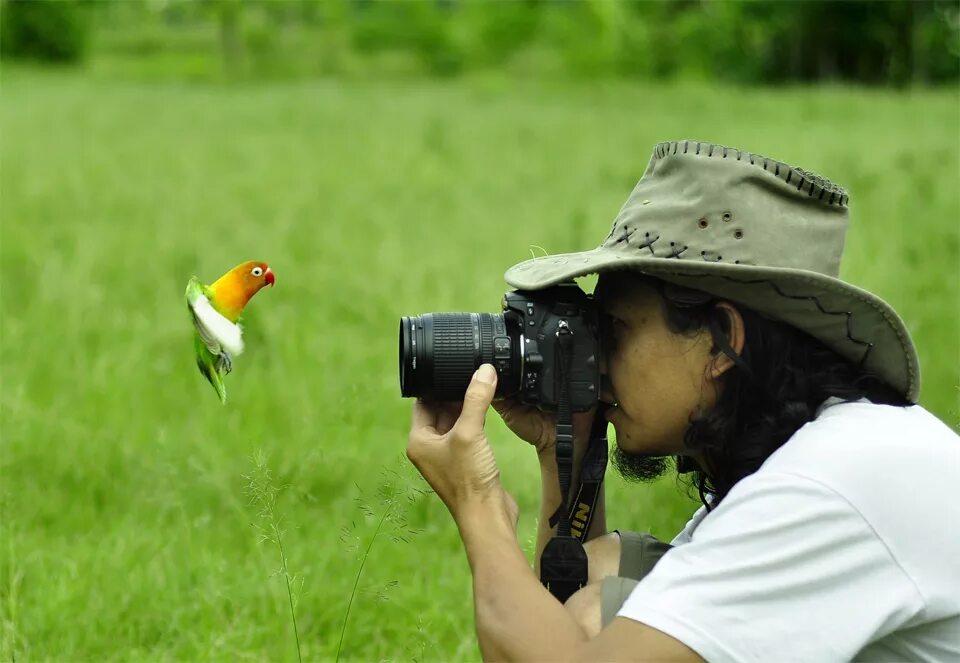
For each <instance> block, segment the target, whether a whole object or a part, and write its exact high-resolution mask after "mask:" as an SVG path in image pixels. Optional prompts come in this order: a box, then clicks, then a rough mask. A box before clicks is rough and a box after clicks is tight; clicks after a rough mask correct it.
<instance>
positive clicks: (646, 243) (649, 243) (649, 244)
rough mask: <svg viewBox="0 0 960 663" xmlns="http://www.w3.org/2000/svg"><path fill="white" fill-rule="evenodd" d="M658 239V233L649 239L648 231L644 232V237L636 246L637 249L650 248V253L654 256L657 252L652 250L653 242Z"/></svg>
mask: <svg viewBox="0 0 960 663" xmlns="http://www.w3.org/2000/svg"><path fill="white" fill-rule="evenodd" d="M658 239H660V235H657V236H656V237H654V238H653V239H650V233H647V234H646V239H644V240H643V241H642V242H640V245H639V246H638V247H637V249H638V250H641V249H650V255H652V256H654V257H656V255H657V252H656V251H654V250H653V243H654V242H656V241H657V240H658Z"/></svg>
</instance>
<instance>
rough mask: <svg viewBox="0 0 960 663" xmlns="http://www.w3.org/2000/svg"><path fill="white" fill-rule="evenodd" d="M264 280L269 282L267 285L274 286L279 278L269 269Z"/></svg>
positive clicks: (264, 274) (264, 275)
mask: <svg viewBox="0 0 960 663" xmlns="http://www.w3.org/2000/svg"><path fill="white" fill-rule="evenodd" d="M263 280H264V281H266V282H267V285H269V286H273V284H274V283H276V281H277V277H275V276H274V275H273V271H272V270H271V269H270V268H269V267H267V271H265V272H264V273H263Z"/></svg>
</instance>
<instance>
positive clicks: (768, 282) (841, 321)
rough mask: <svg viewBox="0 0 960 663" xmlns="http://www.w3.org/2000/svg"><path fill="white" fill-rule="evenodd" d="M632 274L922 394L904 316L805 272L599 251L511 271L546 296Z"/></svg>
mask: <svg viewBox="0 0 960 663" xmlns="http://www.w3.org/2000/svg"><path fill="white" fill-rule="evenodd" d="M618 270H629V271H637V272H641V273H643V274H647V275H650V276H653V277H656V278H659V279H662V280H664V281H669V282H671V283H676V284H677V285H682V286H686V287H688V288H693V289H696V290H702V291H704V292H708V293H711V294H713V295H716V296H718V297H721V298H724V299H729V300H730V301H733V302H736V303H739V304H742V305H744V306H747V307H749V308H751V309H753V310H755V311H757V312H760V313H764V314H765V315H768V316H770V317H772V318H775V319H777V320H781V321H782V322H785V323H787V324H789V325H791V326H793V327H795V328H797V329H800V330H802V331H804V332H806V333H808V334H810V335H811V336H813V337H814V338H817V339H819V340H820V341H821V342H823V343H824V344H825V345H826V346H827V347H829V348H831V349H833V350H834V351H836V352H837V353H839V354H840V355H842V356H844V357H846V358H848V359H850V360H851V361H853V362H855V363H858V364H860V365H861V366H863V367H864V368H865V369H866V370H868V371H870V372H871V373H873V374H874V375H876V376H877V377H879V378H881V379H882V380H884V381H885V382H886V383H887V384H889V385H891V386H892V387H894V388H895V389H897V391H899V392H900V393H901V394H903V395H904V396H905V397H906V398H907V399H908V400H909V401H910V402H914V403H915V402H917V399H918V398H919V394H920V363H919V361H918V358H917V352H916V349H915V348H914V345H913V342H912V340H911V339H910V333H909V332H908V331H907V328H906V326H905V325H904V324H903V320H901V319H900V316H899V315H897V313H896V311H895V310H894V309H893V307H891V306H890V305H889V304H887V303H886V302H885V301H883V300H882V299H880V298H879V297H877V296H876V295H874V294H872V293H870V292H867V291H866V290H863V289H861V288H858V287H856V286H854V285H851V284H849V283H846V282H844V281H841V280H839V279H836V278H832V277H829V276H825V275H823V274H820V273H817V272H811V271H805V270H798V269H787V268H777V267H763V266H757V265H742V264H730V263H722V262H706V261H704V262H699V261H693V260H683V259H668V258H657V257H653V256H651V257H643V256H636V255H629V254H625V253H620V252H618V251H614V250H610V249H606V248H603V247H601V248H597V249H593V250H590V251H581V252H579V253H562V254H557V255H550V256H543V257H540V258H533V259H531V260H526V261H524V262H521V263H518V264H516V265H514V266H513V267H511V268H510V269H508V270H507V272H506V274H505V275H504V279H505V280H506V282H507V283H508V284H510V285H511V286H512V287H514V288H517V289H519V290H540V289H542V288H546V287H549V286H551V285H555V284H557V283H561V282H564V281H569V280H571V279H574V278H577V277H581V276H587V275H590V274H602V273H605V272H611V271H618Z"/></svg>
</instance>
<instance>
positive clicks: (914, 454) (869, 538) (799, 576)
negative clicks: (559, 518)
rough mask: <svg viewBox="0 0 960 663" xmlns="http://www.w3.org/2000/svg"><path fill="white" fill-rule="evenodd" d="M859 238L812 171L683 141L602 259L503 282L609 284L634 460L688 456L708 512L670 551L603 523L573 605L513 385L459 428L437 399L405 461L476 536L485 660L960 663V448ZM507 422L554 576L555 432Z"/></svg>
mask: <svg viewBox="0 0 960 663" xmlns="http://www.w3.org/2000/svg"><path fill="white" fill-rule="evenodd" d="M846 219H847V194H846V193H845V192H844V191H843V190H842V189H841V188H840V187H838V186H836V185H834V184H832V183H831V182H829V181H827V180H824V179H822V178H820V177H818V176H816V175H813V174H812V173H809V172H806V171H803V170H800V169H798V168H792V167H790V166H788V165H786V164H784V163H781V162H777V161H773V160H771V159H767V158H764V157H761V156H758V155H754V154H750V153H747V152H743V151H740V150H735V149H730V148H725V147H722V146H717V145H710V144H706V143H697V142H693V141H679V142H671V143H662V144H660V145H658V146H657V147H656V149H655V151H654V155H653V158H652V159H651V161H650V164H649V166H648V167H647V170H646V173H645V174H644V176H643V178H642V179H641V180H640V182H639V183H638V184H637V186H636V188H635V189H634V191H633V193H632V194H631V196H630V198H629V199H628V200H627V202H626V204H625V205H624V207H623V209H622V210H621V211H620V213H619V215H618V216H617V218H616V220H615V222H614V225H613V229H612V230H611V231H610V234H609V235H608V236H607V238H606V239H605V240H604V242H603V243H602V244H601V245H600V246H599V247H598V248H597V249H594V250H591V251H585V252H582V253H579V254H569V255H561V256H547V257H543V258H538V259H534V260H531V261H527V262H525V263H521V264H520V265H517V266H515V267H513V268H511V269H510V270H509V271H508V272H507V275H506V279H507V281H508V282H509V283H510V284H511V285H512V286H514V287H517V288H521V289H538V288H543V287H547V286H549V285H551V284H555V283H558V282H562V281H568V280H570V279H572V278H574V277H577V276H581V275H584V274H590V273H599V274H600V280H599V283H598V286H597V293H596V294H597V297H598V300H599V301H600V302H601V304H602V306H603V309H604V311H605V313H606V314H607V316H608V317H609V320H610V323H611V324H610V325H609V326H610V328H611V331H610V334H609V337H608V338H607V339H605V340H606V347H607V351H606V356H605V358H604V359H605V362H604V363H605V373H606V382H607V386H606V387H605V388H604V393H603V394H601V400H602V401H603V402H604V404H606V405H607V406H609V407H605V408H604V416H606V417H607V419H608V420H609V421H610V422H611V423H612V424H613V425H614V427H615V429H616V433H617V449H615V450H614V454H615V461H616V464H617V465H618V466H619V467H620V468H621V470H622V471H623V472H624V473H625V474H627V475H630V476H637V477H640V478H644V477H650V476H656V475H658V474H659V473H661V472H662V471H663V470H664V469H665V462H664V458H666V457H669V456H674V457H676V458H677V459H678V460H677V463H678V469H681V470H682V471H685V472H692V473H693V476H694V481H695V483H696V485H697V487H698V488H699V490H700V494H701V497H702V499H703V501H704V507H703V508H701V509H700V510H699V511H698V512H697V513H696V514H695V515H694V518H693V519H692V520H691V522H690V523H689V524H688V525H687V527H686V528H685V529H684V530H683V532H681V533H680V534H679V535H678V536H677V537H676V538H675V539H674V540H673V547H672V548H669V549H668V548H667V546H664V545H659V546H658V545H656V544H653V545H650V541H649V539H644V538H642V537H638V536H637V535H634V534H628V533H623V535H622V536H621V534H620V533H618V532H614V533H611V534H608V535H605V536H599V535H600V534H603V530H604V524H603V522H602V521H603V519H602V517H601V518H598V519H597V521H595V523H594V525H595V527H594V528H592V532H591V534H593V535H594V537H595V538H594V539H593V540H592V541H589V542H588V543H587V544H586V549H587V553H588V556H589V561H590V573H589V584H588V585H587V586H585V587H584V588H582V589H581V590H580V591H579V592H577V593H576V594H574V595H573V596H572V597H571V598H570V599H569V600H568V601H567V602H566V604H565V605H561V604H560V603H559V602H558V601H556V600H555V599H554V598H553V596H551V594H549V593H548V592H547V590H546V589H544V588H543V586H542V585H541V584H540V582H539V580H538V579H537V576H536V574H535V572H534V571H533V570H531V569H530V568H529V566H528V564H527V563H526V561H525V558H524V556H523V554H522V551H521V550H520V548H519V546H518V544H517V540H516V530H515V527H516V518H517V509H516V504H515V503H514V502H513V500H512V498H511V497H510V495H509V494H508V493H507V492H506V491H505V490H504V489H503V487H502V486H501V484H500V481H499V473H498V470H497V465H496V461H495V459H494V457H493V453H492V451H491V449H490V446H489V444H488V443H487V439H486V436H485V434H484V432H483V422H484V416H485V414H486V411H487V409H488V408H489V406H490V405H491V402H492V398H493V394H494V389H495V383H496V373H495V371H494V369H493V368H492V367H491V366H489V365H484V366H481V367H480V368H479V369H478V371H477V372H476V374H475V375H474V378H473V381H472V382H471V384H470V386H469V388H468V390H467V393H466V396H465V400H464V402H463V404H462V407H461V406H460V405H459V404H458V405H456V406H451V405H439V406H438V405H427V404H424V403H417V404H416V405H415V406H414V412H413V425H412V429H411V432H410V439H409V444H408V447H407V454H408V456H409V457H410V459H411V460H412V461H413V463H414V464H415V465H416V466H417V468H418V469H419V470H420V472H421V473H422V474H423V476H424V477H425V478H426V480H427V481H428V482H429V483H430V484H431V485H432V486H433V488H434V489H435V490H436V492H437V494H438V495H439V496H440V497H441V499H442V500H443V501H444V502H445V504H446V505H447V507H448V508H449V510H450V512H451V514H452V515H453V517H454V519H455V521H456V523H457V525H458V527H459V529H460V534H461V537H462V538H463V542H464V546H465V548H466V552H467V558H468V560H469V563H470V566H471V570H472V573H473V578H474V594H475V606H476V619H477V632H478V637H479V641H480V647H481V650H482V652H483V656H484V658H485V659H488V660H551V661H558V660H588V661H600V660H603V661H607V660H688V661H697V660H709V661H740V660H754V661H784V660H798V661H834V660H836V661H841V660H851V659H854V658H856V659H858V660H929V661H945V660H960V533H958V531H957V527H958V525H960V506H958V502H957V500H956V499H955V498H954V491H955V486H957V485H960V441H958V439H957V436H956V435H955V434H954V433H953V432H952V431H950V429H949V428H947V427H946V426H945V425H944V424H943V423H941V422H940V421H939V420H937V419H936V418H935V417H934V416H932V415H931V414H930V413H928V412H927V411H925V410H924V409H923V408H921V407H920V406H919V405H914V403H916V400H917V398H918V396H919V388H920V386H919V367H918V361H917V356H916V352H915V350H914V348H913V345H912V342H911V340H910V336H909V334H908V332H907V330H906V328H905V327H904V325H903V323H902V322H901V320H900V318H899V317H898V316H897V314H896V313H895V312H894V311H893V310H892V309H891V307H890V306H889V305H887V304H886V303H885V302H883V301H882V300H880V299H879V298H877V297H875V296H874V295H871V294H870V293H867V292H865V291H863V290H860V289H859V288H856V287H854V286H852V285H849V284H847V283H845V282H843V281H841V280H839V278H838V277H837V275H838V272H839V259H840V255H841V253H842V248H843V241H844V235H845V232H846ZM496 407H497V409H498V410H499V411H500V413H501V414H502V416H503V417H504V419H505V421H506V422H507V424H508V425H509V426H510V427H511V428H512V430H513V431H514V432H516V433H517V434H518V435H519V436H520V437H522V438H524V439H526V440H527V441H528V442H531V443H532V444H534V445H535V446H536V448H537V451H538V455H539V456H540V459H541V467H542V476H543V482H544V491H543V495H544V502H543V504H542V507H541V526H540V531H539V532H538V555H539V552H540V551H541V550H542V548H543V546H544V545H545V543H546V541H547V539H548V538H549V537H550V536H551V534H552V532H551V530H550V529H549V528H548V525H547V520H548V516H549V515H550V514H552V513H553V511H554V510H555V509H556V508H557V505H558V504H559V503H560V495H559V488H557V479H556V461H555V457H554V456H553V432H552V421H553V420H552V419H551V418H550V417H549V416H547V415H543V414H541V413H539V412H537V411H536V410H533V409H531V408H526V407H523V406H521V405H519V404H517V403H514V402H501V403H497V404H496ZM589 423H590V421H589V417H587V418H586V420H582V421H580V422H578V428H579V430H584V429H585V428H586V427H588V425H589ZM581 446H582V445H581ZM580 454H581V455H582V449H580ZM665 550H666V552H664V551H665ZM657 560H659V561H657ZM601 627H602V628H601Z"/></svg>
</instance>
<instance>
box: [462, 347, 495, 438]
mask: <svg viewBox="0 0 960 663" xmlns="http://www.w3.org/2000/svg"><path fill="white" fill-rule="evenodd" d="M496 390H497V371H496V370H495V369H494V368H493V366H491V365H490V364H483V365H482V366H480V368H478V369H477V371H476V372H475V373H474V374H473V379H472V380H470V384H469V386H467V393H466V394H464V396H463V409H462V410H461V411H460V418H459V419H458V420H457V423H456V424H455V425H454V428H456V429H457V432H458V435H459V436H460V437H464V438H472V437H473V436H474V435H477V434H479V433H480V431H482V430H483V420H484V417H485V416H486V414H487V408H489V407H490V402H491V401H492V400H493V394H494V392H495V391H496Z"/></svg>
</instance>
